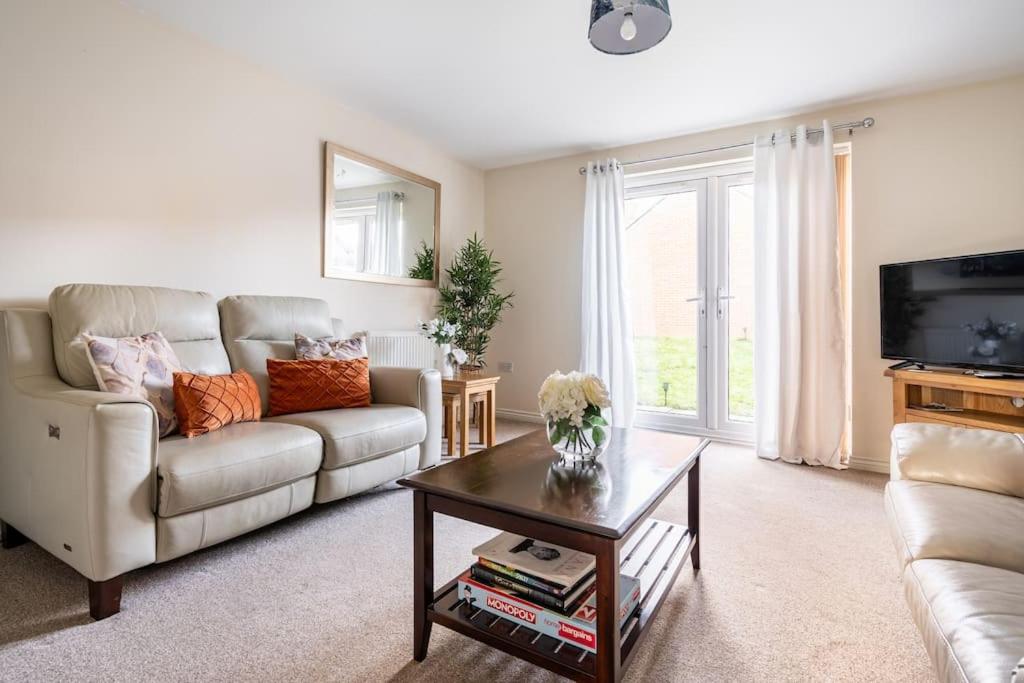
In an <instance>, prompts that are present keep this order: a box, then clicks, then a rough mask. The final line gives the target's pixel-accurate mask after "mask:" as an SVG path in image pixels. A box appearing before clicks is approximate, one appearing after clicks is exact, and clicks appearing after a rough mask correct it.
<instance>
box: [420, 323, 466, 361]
mask: <svg viewBox="0 0 1024 683" xmlns="http://www.w3.org/2000/svg"><path fill="white" fill-rule="evenodd" d="M420 332H421V333H422V334H423V336H424V337H427V338H428V339H430V340H432V341H433V342H434V343H435V344H437V345H438V346H440V347H442V348H443V347H444V346H445V345H449V346H450V349H449V350H448V352H447V353H446V354H445V358H446V360H447V361H448V362H449V363H453V364H455V365H462V364H463V363H465V362H466V361H467V360H468V359H469V354H467V353H466V352H465V351H463V350H462V349H457V348H455V347H453V346H451V343H452V342H453V341H455V336H456V335H457V334H458V333H459V325H458V323H450V322H445V321H444V320H441V319H440V318H434V319H433V320H429V321H427V322H422V321H421V322H420Z"/></svg>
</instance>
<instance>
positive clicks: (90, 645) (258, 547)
mask: <svg viewBox="0 0 1024 683" xmlns="http://www.w3.org/2000/svg"><path fill="white" fill-rule="evenodd" d="M523 427H524V426H523V425H518V424H515V423H503V424H501V425H500V427H499V428H500V429H501V431H502V433H503V436H506V437H507V436H509V435H511V434H512V433H514V432H517V431H522V429H523ZM528 428H532V427H528ZM702 469H703V476H704V479H703V493H704V502H703V519H702V522H703V525H704V528H703V534H702V535H703V538H702V543H701V545H702V560H703V569H702V570H701V572H700V573H699V574H698V575H697V576H696V577H695V576H694V574H693V573H692V571H690V570H689V569H685V568H684V570H683V573H682V574H681V575H680V578H679V581H678V582H677V584H676V586H675V588H674V589H673V591H672V594H671V597H670V598H669V601H668V602H667V603H666V604H665V606H664V607H663V608H662V612H661V613H660V615H659V617H658V619H657V621H656V624H655V626H654V627H653V630H652V631H651V633H650V635H649V637H648V639H647V641H646V642H645V643H644V644H643V646H642V648H641V650H640V652H639V654H638V656H637V658H636V660H635V662H634V664H633V666H632V667H631V669H630V670H629V672H628V674H627V680H630V681H747V680H757V681H826V680H828V681H840V680H841V681H871V680H877V681H896V680H902V681H907V680H915V681H921V680H931V679H932V678H933V676H932V674H931V671H930V669H929V665H928V660H927V657H926V655H925V653H924V649H923V647H922V645H921V643H920V640H919V638H918V635H917V632H916V630H915V629H914V626H913V624H912V623H911V621H910V616H909V614H908V611H907V608H906V607H905V605H904V602H903V597H902V592H901V588H900V586H899V583H898V580H897V572H896V560H895V554H894V551H893V549H892V547H891V543H890V541H889V536H888V533H887V531H886V528H885V522H884V518H883V511H882V486H883V485H884V478H883V477H881V476H879V475H873V474H867V473H861V472H850V471H847V472H834V471H829V470H823V469H812V468H808V467H795V466H792V465H786V464H781V463H772V462H765V461H762V460H758V459H757V458H755V457H754V456H753V455H752V454H751V452H750V451H749V450H746V449H741V448H736V447H728V446H713V447H712V448H711V449H709V451H708V452H707V454H706V455H705V458H704V460H703V468H702ZM684 489H685V487H680V488H679V489H678V490H677V492H675V493H674V494H673V495H672V496H670V497H669V499H667V500H666V502H665V503H664V505H663V506H662V509H661V510H660V511H659V513H658V514H659V516H660V517H663V518H667V519H671V520H677V521H685V515H686V513H685V510H686V504H685V490H684ZM490 535H491V531H490V530H488V529H485V528H482V527H478V526H475V525H471V524H468V523H465V522H461V521H458V520H454V519H449V518H444V517H439V518H438V521H437V529H436V533H435V539H436V540H435V543H436V545H437V546H438V551H437V577H438V581H439V583H443V582H444V581H446V580H447V579H449V578H450V577H452V576H454V575H455V574H456V573H457V572H459V571H460V570H462V569H464V568H465V567H466V566H467V565H468V564H469V563H470V562H471V557H470V552H469V551H470V549H471V548H472V547H473V546H474V545H475V544H477V543H479V542H480V541H482V540H484V539H486V538H488V537H489V536H490ZM411 546H412V496H411V494H410V493H409V492H407V491H404V490H400V489H397V488H395V487H386V488H385V489H382V490H379V491H376V492H373V493H370V494H367V495H363V496H360V497H357V498H355V499H352V500H347V501H341V502H339V503H335V504H331V505H322V506H316V507H314V509H312V510H311V511H309V512H308V513H304V514H301V515H298V516H297V517H293V518H291V519H288V520H285V521H283V522H281V523H279V524H276V525H274V526H272V527H270V528H268V529H263V530H261V531H258V532H255V533H253V534H250V535H249V536H246V537H244V538H242V539H236V540H235V541H229V542H227V543H224V544H221V545H220V546H216V547H214V548H210V549H208V550H206V551H204V552H201V553H198V554H195V555H191V556H189V557H185V558H182V559H181V560H178V561H175V562H171V563H170V564H166V565H160V566H155V567H149V568H146V569H142V570H139V571H136V572H133V573H132V574H131V575H129V578H128V582H127V586H126V589H125V596H124V611H123V612H122V613H121V614H120V615H118V616H116V617H114V618H112V619H108V620H106V621H103V622H99V623H93V622H92V621H90V620H89V618H88V604H87V600H86V592H85V580H84V579H82V578H81V577H80V576H78V575H77V574H75V572H74V571H72V570H71V569H70V568H68V567H67V566H66V565H64V564H62V563H61V562H59V561H57V560H56V559H54V558H52V557H50V556H49V555H47V554H46V553H44V552H43V551H41V550H40V549H39V548H37V547H36V546H34V545H32V544H28V545H24V546H21V547H19V548H16V549H14V550H9V551H0V680H5V681H28V680H58V679H60V680H95V681H100V680H103V681H113V680H136V681H137V680H161V681H185V680H193V681H194V680H222V681H227V680H231V681H244V680H266V681H320V680H328V681H384V680H397V681H414V680H435V681H438V680H443V681H448V682H454V681H487V682H495V683H496V682H499V681H512V680H517V681H518V680H537V681H548V680H555V678H556V677H554V676H551V675H549V674H547V673H546V672H544V671H542V670H540V669H537V668H535V667H533V666H531V665H528V664H525V663H523V662H520V661H518V660H515V659H513V658H511V657H508V656H506V655H503V654H500V653H498V652H494V651H492V650H489V649H488V648H487V647H485V646H483V645H480V644H477V643H476V642H474V641H471V640H468V639H466V638H463V637H462V636H459V635H457V634H455V633H452V632H449V631H446V630H445V629H444V628H441V627H438V626H435V627H434V633H433V638H432V641H431V645H430V654H429V656H428V658H427V660H426V662H424V663H422V664H416V663H414V662H412V661H411V656H410V652H411V648H412V618H411V616H412V614H411V613H412V582H411V579H412V553H411Z"/></svg>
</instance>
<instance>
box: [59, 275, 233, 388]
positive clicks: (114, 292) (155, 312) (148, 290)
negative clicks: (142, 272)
mask: <svg viewBox="0 0 1024 683" xmlns="http://www.w3.org/2000/svg"><path fill="white" fill-rule="evenodd" d="M50 320H51V322H52V327H53V356H54V361H55V362H56V365H57V372H58V373H59V374H60V376H61V379H63V380H64V381H65V382H67V383H68V384H70V385H71V386H73V387H77V388H79V389H96V388H97V385H96V376H95V374H94V373H93V370H92V366H91V365H90V364H89V357H88V355H87V351H86V345H85V339H84V338H83V336H82V335H84V334H91V335H93V336H97V337H136V336H140V335H143V334H146V333H149V332H160V333H162V334H163V335H164V338H166V339H167V341H168V342H170V345H171V348H172V349H174V353H175V355H177V357H178V360H179V361H180V362H181V367H182V369H184V370H187V371H189V372H195V373H198V374H203V375H220V374H225V373H228V372H231V366H230V364H229V363H228V357H227V354H226V353H225V350H224V344H223V343H222V342H221V336H220V317H219V316H218V314H217V303H216V300H215V299H214V298H213V297H212V296H211V295H209V294H207V293H205V292H190V291H186V290H181V289H166V288H164V287H132V286H127V285H89V284H72V285H61V286H60V287H57V288H56V289H54V290H53V293H51V294H50Z"/></svg>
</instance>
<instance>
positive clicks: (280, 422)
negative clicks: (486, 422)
mask: <svg viewBox="0 0 1024 683" xmlns="http://www.w3.org/2000/svg"><path fill="white" fill-rule="evenodd" d="M154 330H159V331H161V332H163V334H164V335H165V336H166V338H167V339H168V341H170V343H171V346H172V347H173V348H174V351H175V353H176V354H177V356H178V358H179V360H180V361H181V363H182V365H183V366H184V368H185V369H186V370H189V371H192V372H197V373H203V374H223V373H228V372H231V371H233V370H238V369H245V370H247V371H248V372H249V373H251V374H252V375H253V377H254V378H255V379H256V382H257V384H258V385H259V388H260V392H261V396H262V398H263V400H264V403H263V405H264V409H266V406H267V374H266V360H267V358H294V357H295V351H294V341H293V340H294V334H295V333H296V332H300V333H302V334H305V335H307V336H309V337H314V338H315V337H325V336H329V335H342V334H344V332H343V331H342V329H341V326H340V322H339V321H337V320H332V319H331V316H330V313H329V311H328V307H327V304H326V303H325V302H323V301H319V300H316V299H302V298H285V297H261V296H233V297H228V298H226V299H224V300H223V301H221V302H220V303H219V306H218V303H217V302H216V301H215V300H214V299H213V297H211V296H210V295H209V294H205V293H201V292H188V291H181V290H173V289H162V288H155V287H123V286H105V285H65V286H62V287H58V288H57V289H55V290H54V291H53V293H52V295H51V296H50V302H49V312H47V311H42V310H28V309H14V310H6V311H2V312H0V520H2V521H3V526H2V531H3V545H4V546H5V547H13V546H14V545H17V544H18V543H19V542H21V541H23V540H25V537H27V538H30V539H32V540H33V541H35V542H36V543H37V544H39V545H40V546H42V547H43V548H45V549H46V550H47V551H49V552H50V553H52V554H53V555H55V556H57V557H58V558H60V559H62V560H63V561H65V562H67V563H68V564H69V565H71V566H72V567H73V568H74V569H76V570H77V571H78V572H80V573H81V574H83V575H84V576H85V577H86V578H87V579H88V580H89V594H90V611H91V613H92V615H93V617H94V618H97V619H100V618H103V617H106V616H109V615H111V614H114V613H116V612H117V611H118V609H119V606H120V595H121V587H122V584H123V575H124V574H125V573H126V572H129V571H131V570H132V569H136V568H138V567H142V566H145V565H148V564H152V563H154V562H166V561H167V560H172V559H174V558H176V557H180V556H182V555H185V554H187V553H191V552H193V551H195V550H198V549H200V548H205V547H207V546H210V545H213V544H215V543H220V542H221V541H224V540H227V539H229V538H232V537H234V536H238V535H240V534H244V533H246V532H248V531H252V530H253V529H256V528H258V527H261V526H263V525H265V524H270V523H271V522H274V521H277V520H280V519H282V518H284V517H287V516H288V515H292V514H295V513H296V512H299V511H301V510H303V509H305V508H308V507H309V506H310V505H311V504H312V503H313V502H317V503H326V502H328V501H332V500H337V499H339V498H344V497H345V496H350V495H352V494H354V493H359V492H361V491H365V490H367V489H369V488H372V487H374V486H377V485H379V484H381V483H384V482H387V481H389V480H391V479H394V478H396V477H400V476H402V475H404V474H408V473H410V472H413V471H415V470H417V469H422V468H426V467H430V466H432V465H434V464H436V463H437V462H439V460H440V456H441V382H440V375H439V373H438V372H437V371H436V370H431V369H426V370H421V369H408V368H390V367H375V368H374V367H372V368H371V370H370V384H371V391H372V394H373V405H371V406H370V407H368V408H354V409H347V410H328V411H320V412H315V413H304V414H297V415H285V416H279V417H273V418H267V419H265V420H263V421H260V422H253V423H245V424H236V425H230V426H228V427H226V428H225V429H222V430H219V431H216V432H213V433H211V434H207V435H204V436H201V437H198V438H194V439H185V438H183V437H181V436H171V437H168V438H165V439H162V440H158V439H157V436H156V434H157V432H156V416H155V412H154V410H153V408H152V406H151V405H150V404H149V403H148V402H145V401H141V400H139V399H134V398H131V397H126V396H123V395H118V394H111V393H104V392H101V391H98V390H97V386H96V381H95V379H94V377H93V372H92V369H91V367H90V365H89V362H88V359H87V357H86V351H85V346H84V344H83V342H82V340H81V335H82V333H85V332H89V333H92V334H97V335H101V336H110V337H121V336H128V335H138V334H144V333H146V332H151V331H154Z"/></svg>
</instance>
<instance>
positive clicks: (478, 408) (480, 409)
mask: <svg viewBox="0 0 1024 683" xmlns="http://www.w3.org/2000/svg"><path fill="white" fill-rule="evenodd" d="M473 410H474V412H476V432H477V435H476V436H477V441H479V442H480V444H481V445H484V446H486V445H487V420H485V419H484V417H485V413H486V412H487V407H486V404H485V403H474V404H473Z"/></svg>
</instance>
